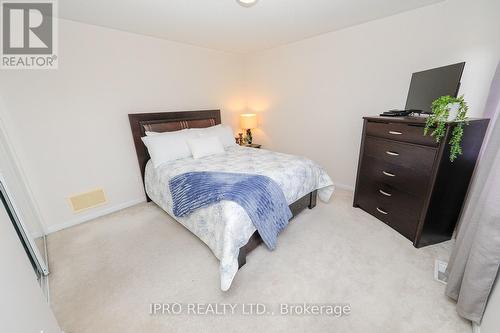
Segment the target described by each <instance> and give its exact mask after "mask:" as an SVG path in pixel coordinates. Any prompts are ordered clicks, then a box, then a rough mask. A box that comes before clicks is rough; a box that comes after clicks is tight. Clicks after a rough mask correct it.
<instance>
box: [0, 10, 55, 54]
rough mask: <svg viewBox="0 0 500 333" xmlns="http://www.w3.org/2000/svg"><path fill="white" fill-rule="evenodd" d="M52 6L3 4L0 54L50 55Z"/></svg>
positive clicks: (51, 44)
mask: <svg viewBox="0 0 500 333" xmlns="http://www.w3.org/2000/svg"><path fill="white" fill-rule="evenodd" d="M52 14H53V4H52V3H47V2H26V3H20V2H8V1H6V2H2V45H3V48H2V49H3V50H2V51H3V54H51V53H52V48H53V40H52V38H53V33H52V32H53V24H52V20H53V19H52Z"/></svg>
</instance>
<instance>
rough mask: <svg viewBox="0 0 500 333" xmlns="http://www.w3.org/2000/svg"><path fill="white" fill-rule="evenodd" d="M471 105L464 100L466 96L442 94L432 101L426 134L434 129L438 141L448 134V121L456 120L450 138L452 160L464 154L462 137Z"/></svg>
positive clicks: (426, 124) (433, 133)
mask: <svg viewBox="0 0 500 333" xmlns="http://www.w3.org/2000/svg"><path fill="white" fill-rule="evenodd" d="M468 110H469V107H468V106H467V103H466V102H465V101H464V96H463V95H462V96H460V97H452V96H441V97H439V98H438V99H436V100H435V101H434V102H432V114H431V115H430V116H429V118H427V121H426V123H425V128H424V135H427V134H428V133H429V131H431V130H432V129H433V128H434V127H435V128H434V130H433V131H432V133H431V135H432V136H433V137H435V138H436V142H439V141H441V139H442V138H443V137H444V136H445V134H446V123H447V122H450V121H454V122H456V125H455V126H454V127H453V132H452V133H451V139H450V146H451V149H450V161H451V162H453V161H455V160H456V159H457V157H458V155H462V146H461V143H462V137H463V134H464V126H465V125H468V123H467V111H468Z"/></svg>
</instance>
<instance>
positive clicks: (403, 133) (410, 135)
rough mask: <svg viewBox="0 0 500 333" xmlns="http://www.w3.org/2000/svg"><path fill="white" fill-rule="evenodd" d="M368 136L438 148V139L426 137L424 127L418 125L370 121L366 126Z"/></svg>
mask: <svg viewBox="0 0 500 333" xmlns="http://www.w3.org/2000/svg"><path fill="white" fill-rule="evenodd" d="M366 134H367V135H370V136H375V137H380V138H387V139H392V140H397V141H403V142H409V143H415V144H419V145H426V146H431V147H437V146H438V143H437V142H436V139H435V138H433V137H432V136H430V135H424V127H423V126H418V125H409V124H401V123H378V122H373V121H369V122H367V124H366Z"/></svg>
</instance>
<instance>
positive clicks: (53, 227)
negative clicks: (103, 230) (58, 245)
mask: <svg viewBox="0 0 500 333" xmlns="http://www.w3.org/2000/svg"><path fill="white" fill-rule="evenodd" d="M144 201H146V200H145V199H144V198H138V199H134V200H130V201H127V202H123V203H120V204H116V205H113V206H109V207H106V208H104V209H101V210H98V211H95V212H92V213H87V214H85V215H81V216H79V217H77V218H75V219H73V220H71V221H68V222H65V223H60V224H55V225H51V226H49V227H47V234H51V233H54V232H57V231H60V230H63V229H66V228H70V227H74V226H75V225H78V224H81V223H84V222H88V221H91V220H94V219H96V218H98V217H102V216H104V215H108V214H111V213H114V212H117V211H119V210H122V209H125V208H128V207H131V206H135V205H137V204H140V203H141V202H144Z"/></svg>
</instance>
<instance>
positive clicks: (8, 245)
mask: <svg viewBox="0 0 500 333" xmlns="http://www.w3.org/2000/svg"><path fill="white" fill-rule="evenodd" d="M0 266H1V267H2V274H0V295H1V297H0V318H1V320H0V332H37V333H38V332H41V331H42V330H43V332H44V333H57V332H61V329H60V328H59V326H58V324H57V322H56V319H55V318H54V315H53V314H52V311H51V310H50V308H49V305H48V304H47V303H46V301H45V299H44V296H43V294H42V290H41V289H40V286H39V285H38V283H37V280H36V275H35V272H34V271H33V268H32V267H31V264H30V262H29V259H28V257H27V255H26V252H25V251H24V249H23V247H22V245H21V242H20V241H19V238H18V237H17V234H16V232H15V230H14V227H13V226H12V223H11V222H10V220H9V217H8V216H7V212H6V211H5V208H4V206H3V205H2V204H1V203H0Z"/></svg>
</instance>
